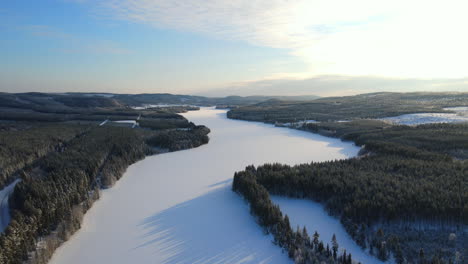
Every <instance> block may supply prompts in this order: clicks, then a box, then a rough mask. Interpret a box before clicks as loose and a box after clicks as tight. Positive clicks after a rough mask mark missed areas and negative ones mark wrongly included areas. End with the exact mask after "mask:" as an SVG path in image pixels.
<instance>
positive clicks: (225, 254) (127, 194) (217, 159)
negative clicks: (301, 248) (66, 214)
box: [51, 109, 359, 264]
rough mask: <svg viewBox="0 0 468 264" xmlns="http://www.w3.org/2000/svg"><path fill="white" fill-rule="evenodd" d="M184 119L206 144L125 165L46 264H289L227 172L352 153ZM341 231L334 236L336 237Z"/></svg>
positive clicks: (289, 133)
mask: <svg viewBox="0 0 468 264" xmlns="http://www.w3.org/2000/svg"><path fill="white" fill-rule="evenodd" d="M184 116H185V117H186V118H187V119H189V120H190V121H192V122H194V123H196V124H204V125H207V126H208V127H209V128H210V129H211V131H212V132H211V134H210V143H209V144H207V145H204V146H201V147H199V148H195V149H191V150H184V151H179V152H172V153H167V154H162V155H157V156H152V157H147V158H146V159H144V160H143V161H140V162H137V163H136V164H134V165H132V166H130V167H129V168H128V170H127V172H126V173H125V175H124V176H123V177H122V179H121V180H119V181H118V182H117V184H116V185H115V186H114V187H113V188H110V189H108V190H105V191H103V195H102V197H101V199H100V200H99V201H97V202H96V203H95V204H94V206H93V207H92V208H91V209H90V211H89V212H88V213H87V214H86V215H85V218H84V222H83V225H82V229H81V230H80V231H78V232H77V233H76V234H75V235H74V236H73V237H72V238H71V239H70V240H69V241H68V242H66V243H65V244H64V245H63V246H62V247H60V248H59V249H58V250H57V251H56V253H55V254H54V257H53V259H52V260H51V263H60V264H61V263H68V264H73V263H80V264H81V263H113V264H119V263H174V264H175V263H291V261H290V260H289V259H288V257H287V255H286V254H284V253H282V252H281V249H280V248H279V247H277V246H275V245H273V243H272V242H271V237H270V236H267V235H265V234H264V233H263V232H262V230H261V228H259V226H258V225H257V224H256V223H255V221H254V219H253V217H252V216H251V215H250V213H249V209H248V206H247V204H246V203H245V202H244V201H243V200H242V199H241V198H240V197H239V196H238V195H237V194H235V193H233V192H232V191H231V181H232V177H233V174H234V172H235V171H239V170H242V169H244V168H245V167H246V166H247V165H249V164H255V165H261V164H264V163H266V162H281V163H287V164H296V163H304V162H310V161H312V160H314V161H324V160H331V159H340V158H347V157H350V156H354V155H356V154H357V153H358V151H359V148H358V147H356V146H354V145H353V144H350V143H345V142H341V141H340V140H338V139H332V138H326V137H323V136H319V135H315V134H312V133H308V132H303V131H298V130H293V129H287V128H275V127H274V126H273V125H267V124H261V123H254V122H245V121H238V120H229V119H227V118H226V117H225V116H226V110H215V109H202V110H200V111H190V112H188V113H186V114H184ZM308 209H309V207H308V206H305V207H304V214H307V211H308ZM317 212H318V211H315V213H317ZM315 213H314V214H315ZM322 214H323V215H326V213H325V212H324V211H322ZM291 221H293V223H294V222H295V221H296V220H295V219H294V217H292V218H291ZM311 221H313V219H311ZM318 231H319V232H321V230H320V228H318ZM342 232H344V230H343V229H342V228H341V229H337V230H336V233H337V236H338V237H342V236H343V235H342V234H340V233H342ZM327 236H328V235H325V236H324V237H327ZM327 239H328V237H327ZM352 254H353V255H357V254H355V253H354V252H352Z"/></svg>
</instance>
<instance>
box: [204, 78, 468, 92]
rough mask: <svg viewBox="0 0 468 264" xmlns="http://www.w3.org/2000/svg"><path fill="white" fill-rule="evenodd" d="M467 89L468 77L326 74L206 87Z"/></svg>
mask: <svg viewBox="0 0 468 264" xmlns="http://www.w3.org/2000/svg"><path fill="white" fill-rule="evenodd" d="M408 91H431V92H442V91H452V92H467V91H468V78H461V79H414V78H413V79H411V78H383V77H378V76H343V75H323V76H317V77H313V78H308V79H266V80H259V81H248V82H239V83H235V84H231V85H228V86H225V87H218V88H216V89H210V90H205V91H204V92H201V93H199V94H200V95H205V96H228V95H242V96H247V95H318V96H343V95H354V94H361V93H371V92H408Z"/></svg>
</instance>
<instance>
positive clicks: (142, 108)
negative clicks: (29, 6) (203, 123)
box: [132, 99, 194, 110]
mask: <svg viewBox="0 0 468 264" xmlns="http://www.w3.org/2000/svg"><path fill="white" fill-rule="evenodd" d="M185 100H187V99H185ZM181 101H183V100H182V99H181ZM174 106H194V105H188V104H144V105H142V106H133V107H132V108H133V109H135V110H144V109H148V108H156V107H161V108H163V107H174Z"/></svg>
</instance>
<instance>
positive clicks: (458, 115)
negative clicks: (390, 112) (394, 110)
mask: <svg viewBox="0 0 468 264" xmlns="http://www.w3.org/2000/svg"><path fill="white" fill-rule="evenodd" d="M445 110H451V111H454V112H455V113H420V114H407V115H401V116H394V117H386V118H382V119H381V120H384V121H386V122H390V123H393V124H400V125H421V124H429V123H463V122H468V107H450V108H445Z"/></svg>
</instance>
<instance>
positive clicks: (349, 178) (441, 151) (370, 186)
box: [234, 99, 468, 263]
mask: <svg viewBox="0 0 468 264" xmlns="http://www.w3.org/2000/svg"><path fill="white" fill-rule="evenodd" d="M454 100H455V101H456V102H457V104H458V103H460V102H459V101H457V100H458V99H454ZM463 103H465V105H466V102H463ZM424 104H426V103H424ZM447 104H449V103H447V101H445V103H444V105H443V106H447ZM435 105H437V103H435ZM449 105H450V104H449ZM441 106H442V103H441ZM454 106H458V105H454ZM424 107H435V106H434V105H432V106H431V105H430V104H429V103H427V105H425V106H424ZM383 109H385V106H384V108H383ZM234 112H235V110H234ZM254 112H255V111H254ZM265 112H268V111H267V110H265ZM308 113H310V112H308ZM247 114H249V113H247ZM283 114H284V115H288V114H290V113H288V110H287V108H285V109H282V110H281V111H280V114H276V113H275V114H274V116H276V117H278V116H282V115H283ZM311 114H312V115H313V114H314V113H311ZM331 114H333V112H332V113H331ZM386 114H387V112H385V115H386ZM392 115H393V113H392ZM342 117H343V116H342V115H340V116H339V119H340V120H341V118H342ZM337 118H338V117H337ZM270 121H271V122H273V121H275V119H272V120H270ZM299 129H303V130H307V131H311V132H314V133H320V134H323V135H327V136H333V137H340V138H341V139H343V140H349V141H354V142H355V143H356V144H357V145H359V146H362V147H363V150H362V151H361V156H360V157H357V158H352V159H348V160H337V161H329V162H320V163H314V162H312V163H310V164H301V165H297V166H287V165H281V164H265V165H263V166H259V167H258V168H254V167H248V168H247V169H246V171H244V172H240V173H237V174H236V177H237V178H238V179H237V180H242V181H244V182H245V184H244V185H238V186H235V187H234V189H235V190H236V191H238V192H239V193H241V194H243V196H244V197H246V194H245V193H246V192H252V189H258V188H259V187H258V186H261V187H262V188H265V190H267V192H269V193H272V194H275V195H284V196H289V197H296V198H305V199H311V200H314V201H318V202H320V203H322V204H324V205H325V207H326V209H327V210H328V212H329V213H330V214H331V215H333V216H335V217H337V218H339V219H340V220H341V222H342V224H343V225H344V227H345V228H346V230H347V232H348V233H349V234H350V235H351V237H352V238H353V239H354V240H355V241H356V242H357V243H358V244H359V245H360V246H361V247H363V248H364V249H365V250H367V251H369V252H371V253H372V254H374V255H375V256H377V257H379V258H380V259H382V260H387V259H389V258H391V257H393V258H394V259H395V260H396V262H397V263H405V262H408V263H464V261H466V260H467V258H468V252H467V247H466V245H468V235H467V233H466V230H467V226H468V162H467V161H466V160H467V159H468V155H467V154H468V124H431V125H420V126H413V127H411V126H393V125H390V124H387V123H384V122H381V121H378V120H354V121H351V122H321V123H309V124H303V125H302V126H301V127H300V128H299ZM236 177H235V182H236ZM244 178H245V179H244ZM234 184H236V183H234ZM250 185H251V186H250ZM257 185H258V186H257ZM239 186H240V187H239ZM253 193H254V194H255V195H258V196H256V197H254V198H247V197H246V198H247V200H248V201H249V202H251V206H253V205H252V201H254V200H256V199H259V200H266V198H265V197H263V196H264V194H261V191H253ZM255 195H254V196H255ZM268 200H269V199H268ZM265 204H268V202H263V205H265ZM252 211H253V212H254V213H255V214H256V215H257V216H258V217H259V219H260V220H259V222H260V224H261V225H262V220H261V219H262V218H263V217H265V216H269V215H274V216H277V215H278V213H277V212H276V209H275V207H274V205H271V206H267V207H266V208H264V210H261V211H260V212H259V211H255V210H253V209H252ZM276 218H277V217H276ZM283 218H284V217H283ZM278 219H279V218H278ZM311 221H313V219H311ZM310 231H314V230H310ZM283 235H284V234H283ZM338 242H339V241H338ZM288 247H291V246H290V245H289V246H288ZM293 248H294V250H295V251H294V252H296V251H297V250H298V249H301V246H298V245H297V244H294V245H293ZM304 250H305V249H301V250H300V252H304ZM309 250H310V249H309ZM312 250H313V249H312ZM314 252H315V251H314ZM297 254H299V253H297V252H296V253H293V254H290V256H292V257H293V258H296V256H297ZM301 254H303V253H301ZM300 259H304V258H303V257H301V258H300ZM298 263H304V262H300V261H299V262H298ZM330 263H333V262H330Z"/></svg>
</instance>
